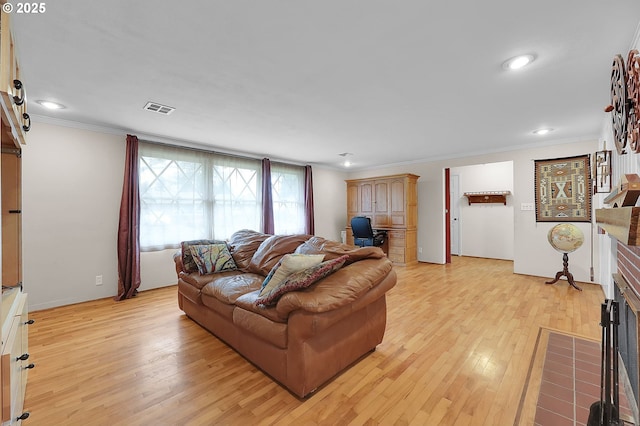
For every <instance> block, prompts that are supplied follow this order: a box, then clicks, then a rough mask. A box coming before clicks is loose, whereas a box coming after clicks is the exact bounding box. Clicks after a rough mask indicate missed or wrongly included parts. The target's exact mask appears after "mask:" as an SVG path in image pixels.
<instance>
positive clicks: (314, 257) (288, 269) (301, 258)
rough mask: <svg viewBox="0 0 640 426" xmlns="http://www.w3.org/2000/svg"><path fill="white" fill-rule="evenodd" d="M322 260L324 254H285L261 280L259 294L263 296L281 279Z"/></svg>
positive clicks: (280, 281) (278, 283)
mask: <svg viewBox="0 0 640 426" xmlns="http://www.w3.org/2000/svg"><path fill="white" fill-rule="evenodd" d="M323 260H324V254H293V253H289V254H285V255H284V256H282V258H281V259H280V261H279V262H278V263H276V265H275V266H274V267H273V268H272V269H271V272H269V275H267V278H265V279H264V281H263V282H262V289H261V290H260V296H264V295H265V294H267V293H269V292H270V291H271V290H272V289H273V288H275V287H277V286H279V285H280V284H281V283H282V281H284V280H285V279H286V278H287V277H288V276H289V275H291V274H293V273H294V272H298V271H302V270H303V269H307V268H310V267H312V266H315V265H317V264H319V263H320V262H322V261H323Z"/></svg>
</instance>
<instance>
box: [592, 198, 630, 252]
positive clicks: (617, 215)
mask: <svg viewBox="0 0 640 426" xmlns="http://www.w3.org/2000/svg"><path fill="white" fill-rule="evenodd" d="M639 218H640V207H616V208H611V209H596V223H597V224H598V226H600V227H601V228H602V229H604V230H605V231H607V233H608V234H609V235H611V236H612V237H613V238H615V239H616V240H618V241H620V242H621V243H623V244H626V245H628V246H640V220H639Z"/></svg>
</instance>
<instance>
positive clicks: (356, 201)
mask: <svg viewBox="0 0 640 426" xmlns="http://www.w3.org/2000/svg"><path fill="white" fill-rule="evenodd" d="M419 177H420V176H416V175H413V174H400V175H392V176H378V177H371V178H365V179H351V180H347V181H346V183H347V227H346V233H347V243H348V244H353V233H352V231H351V218H352V217H354V216H367V217H369V218H370V219H371V226H372V227H373V229H374V230H384V231H387V241H388V243H387V244H385V247H384V248H386V253H387V256H388V257H389V259H390V260H391V261H392V262H393V263H396V264H399V265H406V264H409V263H414V262H417V261H418V241H417V225H418V189H417V183H418V178H419Z"/></svg>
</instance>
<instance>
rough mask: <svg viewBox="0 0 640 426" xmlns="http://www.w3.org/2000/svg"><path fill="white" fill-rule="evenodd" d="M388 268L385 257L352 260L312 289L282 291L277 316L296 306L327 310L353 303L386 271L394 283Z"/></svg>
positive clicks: (285, 313)
mask: <svg viewBox="0 0 640 426" xmlns="http://www.w3.org/2000/svg"><path fill="white" fill-rule="evenodd" d="M392 269H393V264H392V263H391V261H390V260H389V259H365V260H361V261H360V262H355V263H352V264H351V265H348V266H345V267H343V268H341V269H340V270H339V271H336V272H335V273H334V274H331V275H330V276H328V277H326V278H325V279H323V280H321V281H318V282H317V283H316V284H315V285H314V286H313V291H292V292H289V293H286V294H284V295H282V297H281V298H280V300H279V301H278V304H277V305H276V310H277V311H278V316H280V317H288V316H289V314H290V313H291V312H293V311H295V310H298V309H302V310H304V311H307V312H316V313H317V312H327V311H331V310H334V309H338V308H340V307H342V306H345V305H348V304H350V303H353V302H354V301H355V300H356V299H358V298H359V297H360V296H361V295H363V294H364V293H366V292H368V291H370V290H371V289H372V288H373V287H376V286H377V285H378V284H380V282H381V281H383V280H384V279H385V277H387V276H389V275H392V276H393V279H392V280H391V281H390V282H392V284H393V285H395V282H396V281H395V273H394V272H393V270H392ZM385 291H386V290H385Z"/></svg>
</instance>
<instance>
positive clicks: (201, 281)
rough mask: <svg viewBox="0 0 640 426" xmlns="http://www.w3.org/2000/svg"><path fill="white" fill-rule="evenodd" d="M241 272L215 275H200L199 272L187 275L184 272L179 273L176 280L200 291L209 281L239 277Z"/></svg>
mask: <svg viewBox="0 0 640 426" xmlns="http://www.w3.org/2000/svg"><path fill="white" fill-rule="evenodd" d="M240 274H242V272H240V271H225V272H218V273H217V274H209V275H200V273H199V272H192V273H190V274H187V273H186V272H180V274H178V278H180V279H182V280H183V281H184V282H185V283H187V284H190V285H192V286H194V287H196V288H197V289H198V290H200V289H201V288H202V287H204V286H205V285H207V284H209V283H210V282H211V281H213V280H215V279H218V278H220V277H222V276H227V275H240Z"/></svg>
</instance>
